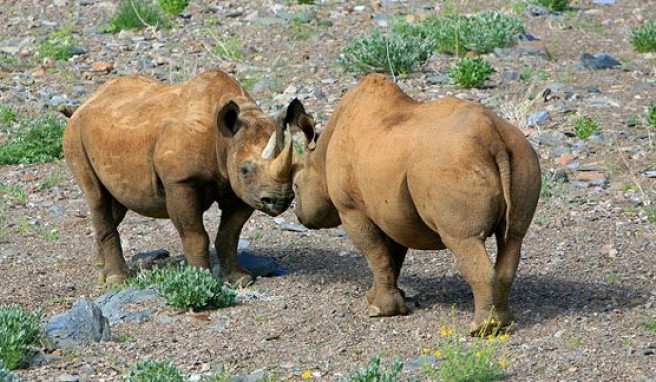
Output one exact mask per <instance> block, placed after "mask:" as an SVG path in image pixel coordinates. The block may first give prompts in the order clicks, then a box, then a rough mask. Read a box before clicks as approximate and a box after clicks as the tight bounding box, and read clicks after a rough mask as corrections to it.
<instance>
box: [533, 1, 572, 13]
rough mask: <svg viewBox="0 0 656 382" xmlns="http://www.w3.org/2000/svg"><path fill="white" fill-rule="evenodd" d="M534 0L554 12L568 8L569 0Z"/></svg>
mask: <svg viewBox="0 0 656 382" xmlns="http://www.w3.org/2000/svg"><path fill="white" fill-rule="evenodd" d="M534 2H535V3H536V4H539V5H541V6H543V7H545V8H548V9H550V10H552V11H556V12H562V11H564V10H565V9H567V8H569V0H534Z"/></svg>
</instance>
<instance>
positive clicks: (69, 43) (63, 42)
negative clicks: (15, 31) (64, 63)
mask: <svg viewBox="0 0 656 382" xmlns="http://www.w3.org/2000/svg"><path fill="white" fill-rule="evenodd" d="M72 28H73V24H68V25H66V26H65V27H64V28H62V29H61V30H59V31H57V32H52V33H50V34H49V35H48V37H46V39H45V40H43V41H41V42H39V47H38V51H39V57H41V58H45V57H50V58H54V59H55V60H68V59H69V58H71V57H73V49H74V48H75V45H76V44H77V43H78V40H77V38H75V36H73V35H72V34H71V29H72Z"/></svg>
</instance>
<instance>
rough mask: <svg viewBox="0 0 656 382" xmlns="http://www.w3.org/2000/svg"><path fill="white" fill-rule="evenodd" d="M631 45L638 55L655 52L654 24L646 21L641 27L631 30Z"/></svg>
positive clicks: (655, 24) (652, 21) (655, 31)
mask: <svg viewBox="0 0 656 382" xmlns="http://www.w3.org/2000/svg"><path fill="white" fill-rule="evenodd" d="M631 44H633V48H634V49H635V50H636V51H637V52H640V53H645V52H656V22H654V20H648V21H647V22H645V23H644V24H643V25H642V26H640V27H637V28H635V29H633V30H631Z"/></svg>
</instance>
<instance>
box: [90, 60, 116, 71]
mask: <svg viewBox="0 0 656 382" xmlns="http://www.w3.org/2000/svg"><path fill="white" fill-rule="evenodd" d="M112 69H114V64H112V63H111V62H105V61H94V62H93V63H92V64H91V70H92V71H94V72H97V73H101V72H102V73H109V72H111V71H112Z"/></svg>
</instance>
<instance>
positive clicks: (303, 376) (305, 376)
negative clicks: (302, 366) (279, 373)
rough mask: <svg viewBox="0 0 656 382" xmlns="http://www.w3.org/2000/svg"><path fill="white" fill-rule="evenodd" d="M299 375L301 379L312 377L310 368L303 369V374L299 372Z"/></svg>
mask: <svg viewBox="0 0 656 382" xmlns="http://www.w3.org/2000/svg"><path fill="white" fill-rule="evenodd" d="M301 377H302V378H303V379H310V377H312V370H310V369H307V370H305V371H304V372H303V374H301Z"/></svg>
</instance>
